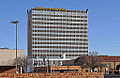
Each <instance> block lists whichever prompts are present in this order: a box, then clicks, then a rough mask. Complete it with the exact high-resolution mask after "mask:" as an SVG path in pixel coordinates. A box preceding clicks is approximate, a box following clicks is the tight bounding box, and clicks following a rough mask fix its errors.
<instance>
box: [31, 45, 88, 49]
mask: <svg viewBox="0 0 120 78" xmlns="http://www.w3.org/2000/svg"><path fill="white" fill-rule="evenodd" d="M32 48H66V49H88V47H72V46H32Z"/></svg>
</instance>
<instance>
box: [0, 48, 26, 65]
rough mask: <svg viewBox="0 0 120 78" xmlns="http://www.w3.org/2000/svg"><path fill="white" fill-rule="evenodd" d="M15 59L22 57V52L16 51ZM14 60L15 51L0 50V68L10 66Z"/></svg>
mask: <svg viewBox="0 0 120 78" xmlns="http://www.w3.org/2000/svg"><path fill="white" fill-rule="evenodd" d="M17 57H24V50H17ZM15 58H16V49H8V48H0V66H10V65H11V62H12V61H13V60H14V59H15Z"/></svg>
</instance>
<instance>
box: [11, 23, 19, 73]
mask: <svg viewBox="0 0 120 78" xmlns="http://www.w3.org/2000/svg"><path fill="white" fill-rule="evenodd" d="M11 23H13V24H16V60H17V24H18V23H19V21H11ZM16 73H18V72H17V61H16Z"/></svg>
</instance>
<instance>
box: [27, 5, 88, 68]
mask: <svg viewBox="0 0 120 78" xmlns="http://www.w3.org/2000/svg"><path fill="white" fill-rule="evenodd" d="M81 55H88V10H87V9H86V10H85V11H76V10H66V9H61V8H41V7H35V8H32V9H31V10H29V11H28V56H30V57H31V58H33V60H34V65H35V66H37V67H38V66H43V65H48V64H49V65H51V66H54V65H62V61H63V60H71V59H75V58H77V57H79V56H81ZM45 61H47V62H45Z"/></svg>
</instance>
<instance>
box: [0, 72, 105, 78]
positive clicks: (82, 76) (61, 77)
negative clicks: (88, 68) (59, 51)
mask: <svg viewBox="0 0 120 78" xmlns="http://www.w3.org/2000/svg"><path fill="white" fill-rule="evenodd" d="M0 77H11V78H13V77H15V78H16V77H20V78H21V77H22V78H29V77H32V78H33V77H37V78H104V75H103V74H102V73H100V72H97V73H78V72H74V73H73V72H71V73H70V72H69V73H23V74H15V73H0Z"/></svg>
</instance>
